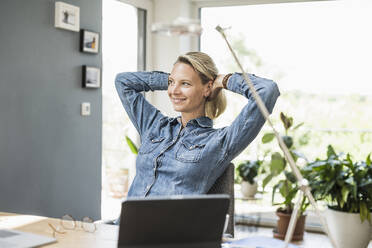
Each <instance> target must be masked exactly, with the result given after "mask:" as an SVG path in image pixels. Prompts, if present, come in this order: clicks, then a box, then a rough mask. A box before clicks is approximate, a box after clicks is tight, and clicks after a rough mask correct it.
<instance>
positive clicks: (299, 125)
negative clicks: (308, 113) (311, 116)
mask: <svg viewBox="0 0 372 248" xmlns="http://www.w3.org/2000/svg"><path fill="white" fill-rule="evenodd" d="M303 124H304V122H301V123H300V124H297V125H296V126H295V127H294V128H292V129H293V130H296V129H297V128H299V127H301V126H302V125H303Z"/></svg>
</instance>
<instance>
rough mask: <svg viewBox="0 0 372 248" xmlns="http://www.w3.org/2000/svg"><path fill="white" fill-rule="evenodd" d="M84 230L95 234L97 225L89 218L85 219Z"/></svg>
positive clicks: (83, 222)
mask: <svg viewBox="0 0 372 248" xmlns="http://www.w3.org/2000/svg"><path fill="white" fill-rule="evenodd" d="M82 225H83V229H84V230H85V231H87V232H95V231H96V224H95V223H94V222H93V220H92V219H91V218H89V217H84V218H83V221H82Z"/></svg>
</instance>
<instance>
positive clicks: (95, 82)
mask: <svg viewBox="0 0 372 248" xmlns="http://www.w3.org/2000/svg"><path fill="white" fill-rule="evenodd" d="M82 69H83V78H82V86H83V88H100V87H101V68H99V67H94V66H87V65H83V68H82Z"/></svg>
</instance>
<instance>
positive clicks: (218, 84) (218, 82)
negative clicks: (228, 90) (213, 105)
mask: <svg viewBox="0 0 372 248" xmlns="http://www.w3.org/2000/svg"><path fill="white" fill-rule="evenodd" d="M224 76H225V74H218V76H217V77H216V79H215V80H214V82H213V84H212V93H211V94H210V95H209V97H208V98H207V101H212V100H213V99H214V98H216V96H217V95H218V93H220V91H221V90H222V89H223V85H222V79H223V77H224Z"/></svg>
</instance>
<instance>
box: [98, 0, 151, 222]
mask: <svg viewBox="0 0 372 248" xmlns="http://www.w3.org/2000/svg"><path fill="white" fill-rule="evenodd" d="M102 4H103V24H102V25H103V27H102V29H103V31H102V33H103V35H102V45H103V47H102V55H103V84H102V99H103V100H102V105H103V130H102V133H103V135H102V144H103V145H102V175H103V178H102V219H114V218H117V217H118V216H119V214H120V208H121V200H122V199H123V198H124V197H125V196H126V192H127V190H128V185H129V184H130V182H131V180H132V178H133V177H134V165H135V156H134V155H133V154H132V153H131V151H130V149H129V147H128V146H127V143H126V141H125V136H126V135H127V136H129V137H130V138H131V139H133V140H136V137H135V136H133V135H135V134H136V133H137V132H136V131H134V127H133V125H132V123H131V122H130V120H129V117H128V116H127V114H126V112H125V110H124V108H123V106H122V103H121V101H120V99H119V97H118V95H117V92H116V89H115V84H114V81H115V76H116V75H117V74H118V73H120V72H124V71H137V70H144V69H145V66H146V64H145V61H146V49H145V47H146V46H145V44H146V35H145V34H146V28H145V27H146V10H144V9H139V8H136V7H134V6H132V5H129V4H126V3H123V2H120V1H117V0H105V1H102Z"/></svg>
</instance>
